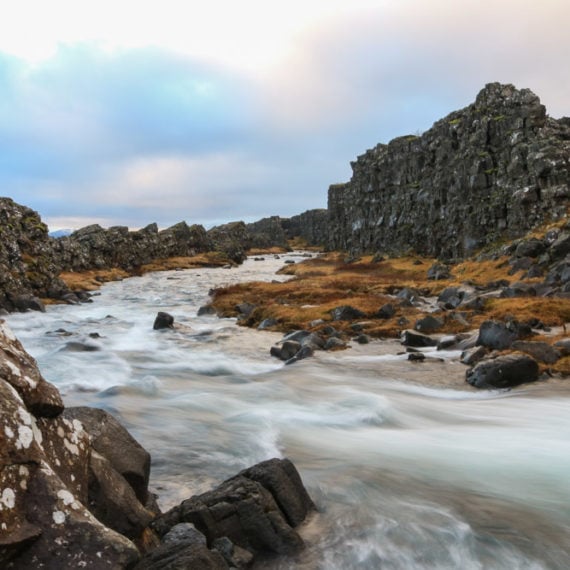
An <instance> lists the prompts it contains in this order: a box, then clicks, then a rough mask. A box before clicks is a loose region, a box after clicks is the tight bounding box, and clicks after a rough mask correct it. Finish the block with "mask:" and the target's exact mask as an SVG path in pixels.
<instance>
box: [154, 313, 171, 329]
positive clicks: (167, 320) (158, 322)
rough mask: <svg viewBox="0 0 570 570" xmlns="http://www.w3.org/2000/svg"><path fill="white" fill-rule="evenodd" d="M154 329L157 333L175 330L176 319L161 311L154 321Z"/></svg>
mask: <svg viewBox="0 0 570 570" xmlns="http://www.w3.org/2000/svg"><path fill="white" fill-rule="evenodd" d="M152 328H153V329H154V330H155V331H158V330H162V329H171V328H174V317H173V316H172V315H170V314H168V313H164V312H163V311H159V312H158V313H157V315H156V318H155V319H154V324H153V326H152Z"/></svg>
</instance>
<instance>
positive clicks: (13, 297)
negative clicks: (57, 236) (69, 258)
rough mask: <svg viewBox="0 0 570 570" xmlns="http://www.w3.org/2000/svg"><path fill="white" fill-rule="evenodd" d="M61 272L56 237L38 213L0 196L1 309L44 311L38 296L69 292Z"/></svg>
mask: <svg viewBox="0 0 570 570" xmlns="http://www.w3.org/2000/svg"><path fill="white" fill-rule="evenodd" d="M58 275H59V265H58V262H57V260H56V258H55V256H54V252H53V240H52V239H51V238H50V237H49V236H48V229H47V226H46V225H45V224H44V223H43V222H42V220H41V218H40V216H39V214H38V213H37V212H34V211H33V210H31V209H30V208H27V207H25V206H21V205H19V204H16V202H14V201H13V200H11V199H10V198H0V309H6V310H7V311H15V310H28V309H31V310H41V309H42V307H43V305H42V304H41V302H38V300H37V297H42V298H44V297H51V298H54V299H61V298H62V297H63V296H64V295H65V294H69V293H70V291H69V289H68V288H67V286H66V285H65V284H64V283H63V281H61V280H60V279H59V278H58Z"/></svg>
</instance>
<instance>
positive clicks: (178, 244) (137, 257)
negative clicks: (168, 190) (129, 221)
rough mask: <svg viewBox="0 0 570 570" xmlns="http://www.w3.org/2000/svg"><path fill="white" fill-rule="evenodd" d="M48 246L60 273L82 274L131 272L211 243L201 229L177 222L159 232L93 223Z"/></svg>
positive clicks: (205, 248) (150, 227) (203, 248)
mask: <svg viewBox="0 0 570 570" xmlns="http://www.w3.org/2000/svg"><path fill="white" fill-rule="evenodd" d="M52 246H53V252H54V257H55V259H56V260H57V262H58V263H59V265H60V267H61V270H62V271H85V270H87V269H105V268H109V267H120V268H122V269H125V270H132V269H134V268H136V267H139V266H140V265H144V264H146V263H150V262H151V261H153V260H156V259H166V258H168V257H178V256H192V255H196V254H197V253H201V252H204V251H209V249H210V247H211V243H210V240H209V239H208V237H207V235H206V230H205V229H204V228H203V227H202V226H200V225H192V226H188V225H187V224H186V222H180V223H178V224H176V225H174V226H172V227H170V228H168V229H165V230H162V231H158V226H157V225H156V224H150V225H148V226H146V227H145V228H143V229H141V230H137V231H129V229H128V228H127V227H124V226H115V227H111V228H108V229H103V228H102V227H101V226H99V225H97V224H93V225H91V226H86V227H84V228H81V229H80V230H77V231H76V232H73V233H72V234H71V235H70V236H67V237H62V238H58V239H55V240H53V242H52Z"/></svg>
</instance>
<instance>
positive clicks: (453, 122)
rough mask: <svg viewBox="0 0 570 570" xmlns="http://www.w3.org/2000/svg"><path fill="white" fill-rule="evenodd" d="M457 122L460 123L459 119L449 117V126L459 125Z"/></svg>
mask: <svg viewBox="0 0 570 570" xmlns="http://www.w3.org/2000/svg"><path fill="white" fill-rule="evenodd" d="M459 123H461V119H451V121H449V124H450V125H451V126H454V125H459Z"/></svg>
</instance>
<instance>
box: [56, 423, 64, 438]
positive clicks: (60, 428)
mask: <svg viewBox="0 0 570 570" xmlns="http://www.w3.org/2000/svg"><path fill="white" fill-rule="evenodd" d="M57 435H58V436H59V437H65V432H64V431H63V428H62V427H61V426H57Z"/></svg>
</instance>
